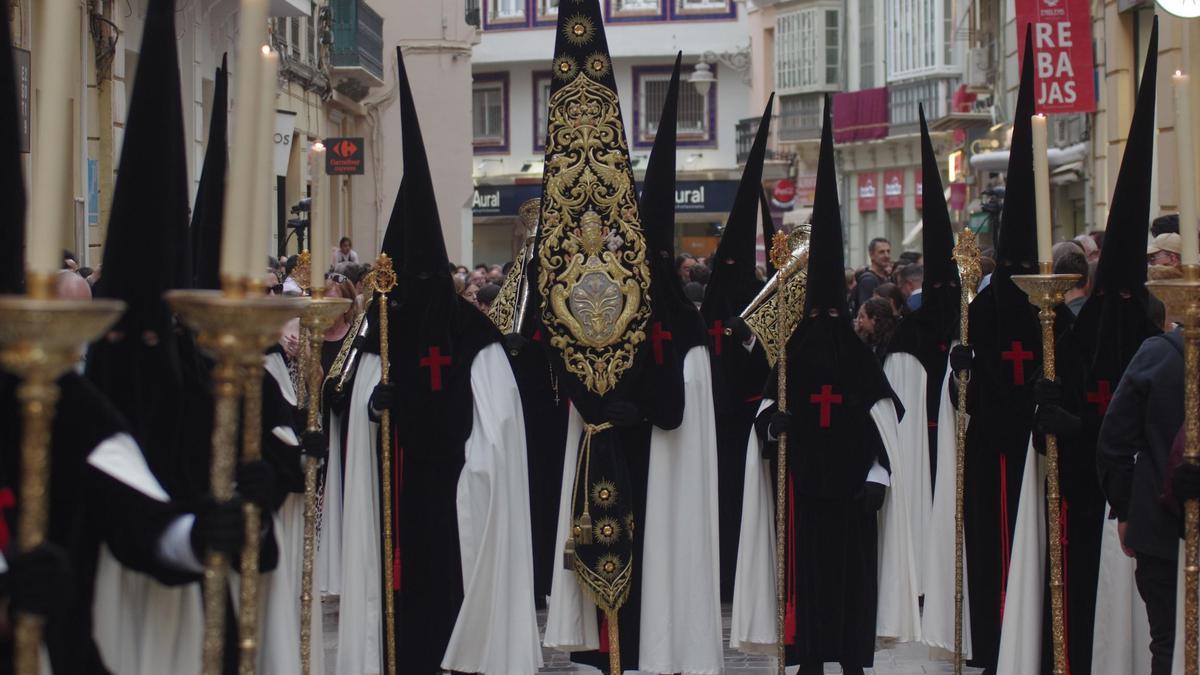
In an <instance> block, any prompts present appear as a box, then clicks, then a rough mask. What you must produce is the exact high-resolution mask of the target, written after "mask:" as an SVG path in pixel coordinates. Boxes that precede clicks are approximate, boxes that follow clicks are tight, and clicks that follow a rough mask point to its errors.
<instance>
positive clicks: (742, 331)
mask: <svg viewBox="0 0 1200 675" xmlns="http://www.w3.org/2000/svg"><path fill="white" fill-rule="evenodd" d="M725 330H727V331H728V332H729V335H730V336H731V337H733V339H734V340H737V341H738V342H749V341H750V338H752V337H754V333H752V332H751V331H750V326H748V325H747V324H746V320H745V319H743V318H742V317H740V316H731V317H729V318H728V319H726V320H725Z"/></svg>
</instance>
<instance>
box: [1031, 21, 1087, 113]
mask: <svg viewBox="0 0 1200 675" xmlns="http://www.w3.org/2000/svg"><path fill="white" fill-rule="evenodd" d="M1016 3H1017V53H1018V54H1024V53H1025V51H1024V50H1025V26H1026V25H1028V24H1033V62H1034V67H1035V68H1036V70H1035V71H1034V74H1035V76H1036V77H1035V78H1034V89H1035V91H1036V94H1037V95H1036V102H1037V103H1036V108H1037V111H1038V112H1040V113H1046V114H1053V113H1090V112H1095V110H1096V87H1095V81H1094V80H1093V77H1094V75H1093V73H1092V70H1093V69H1094V67H1095V66H1094V64H1093V63H1092V18H1091V13H1090V11H1089V7H1088V0H1016Z"/></svg>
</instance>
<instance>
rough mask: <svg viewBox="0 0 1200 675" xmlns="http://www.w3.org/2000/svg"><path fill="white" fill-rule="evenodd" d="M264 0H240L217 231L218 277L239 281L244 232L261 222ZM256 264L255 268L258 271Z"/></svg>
mask: <svg viewBox="0 0 1200 675" xmlns="http://www.w3.org/2000/svg"><path fill="white" fill-rule="evenodd" d="M267 2H268V0H241V5H240V8H241V10H240V15H239V23H238V51H237V61H236V62H235V63H234V71H233V77H234V79H235V80H236V89H235V97H234V99H233V105H234V111H233V139H232V140H233V142H232V143H231V144H230V148H229V180H228V182H227V183H226V187H225V209H224V231H223V232H222V233H221V278H222V280H223V283H229V282H236V281H239V280H240V279H241V278H242V277H243V276H245V275H246V273H247V271H248V270H249V268H250V255H251V252H250V251H249V250H247V249H246V241H247V239H248V236H249V235H248V234H247V232H248V231H249V230H250V229H252V227H251V226H252V224H253V223H254V222H255V220H257V219H258V218H260V217H261V216H259V215H258V214H257V212H256V211H255V209H254V203H255V202H254V190H255V179H254V176H255V174H256V173H257V171H258V169H257V168H256V167H257V163H258V153H257V152H256V148H257V147H258V146H257V144H256V143H255V142H254V140H255V138H256V137H257V135H258V107H259V90H260V89H261V87H259V84H258V83H259V80H260V79H261V77H262V69H261V68H260V67H259V62H260V60H261V59H262V56H261V55H260V52H259V49H260V47H261V46H262V43H263V40H264V39H266V35H267ZM261 266H262V262H261V261H260V262H259V263H258V265H257V267H261Z"/></svg>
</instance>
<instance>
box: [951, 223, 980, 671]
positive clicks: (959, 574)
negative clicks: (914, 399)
mask: <svg viewBox="0 0 1200 675" xmlns="http://www.w3.org/2000/svg"><path fill="white" fill-rule="evenodd" d="M954 259H955V261H956V262H957V263H958V276H959V280H960V284H961V295H960V300H959V316H958V341H959V344H961V345H962V346H963V347H969V346H970V345H971V341H970V332H969V328H970V321H969V317H970V308H971V301H972V300H974V299H975V289H976V288H978V287H979V279H980V275H981V273H982V271H981V269H980V266H979V246H978V245H977V244H976V243H975V233H974V232H972V231H970V230H968V229H965V228H964V229H963V231H962V232H961V233H960V234H959V235H958V244H956V245H955V247H954ZM955 377H956V379H957V380H958V409H957V411H956V413H955V422H956V427H955V453H954V675H962V670H963V581H964V578H963V545H964V543H965V535H964V530H963V489H964V486H963V481H964V480H965V477H966V471H965V470H964V469H965V466H966V457H967V421H968V419H969V418H968V415H967V384H968V383H969V382H970V381H971V373H970V371H967V370H964V371H961V372H959V373H956V374H955Z"/></svg>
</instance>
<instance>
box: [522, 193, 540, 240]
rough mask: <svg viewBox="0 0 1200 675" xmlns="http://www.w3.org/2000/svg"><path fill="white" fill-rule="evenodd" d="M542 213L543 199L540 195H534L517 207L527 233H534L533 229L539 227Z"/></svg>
mask: <svg viewBox="0 0 1200 675" xmlns="http://www.w3.org/2000/svg"><path fill="white" fill-rule="evenodd" d="M541 214H542V200H541V198H540V197H534V198H533V199H530V200H529V201H526V202H525V203H523V204H521V206H520V208H518V209H517V215H518V216H520V218H521V224H522V225H524V226H525V232H526V234H533V230H534V228H536V227H537V224H538V218H539V217H541Z"/></svg>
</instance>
